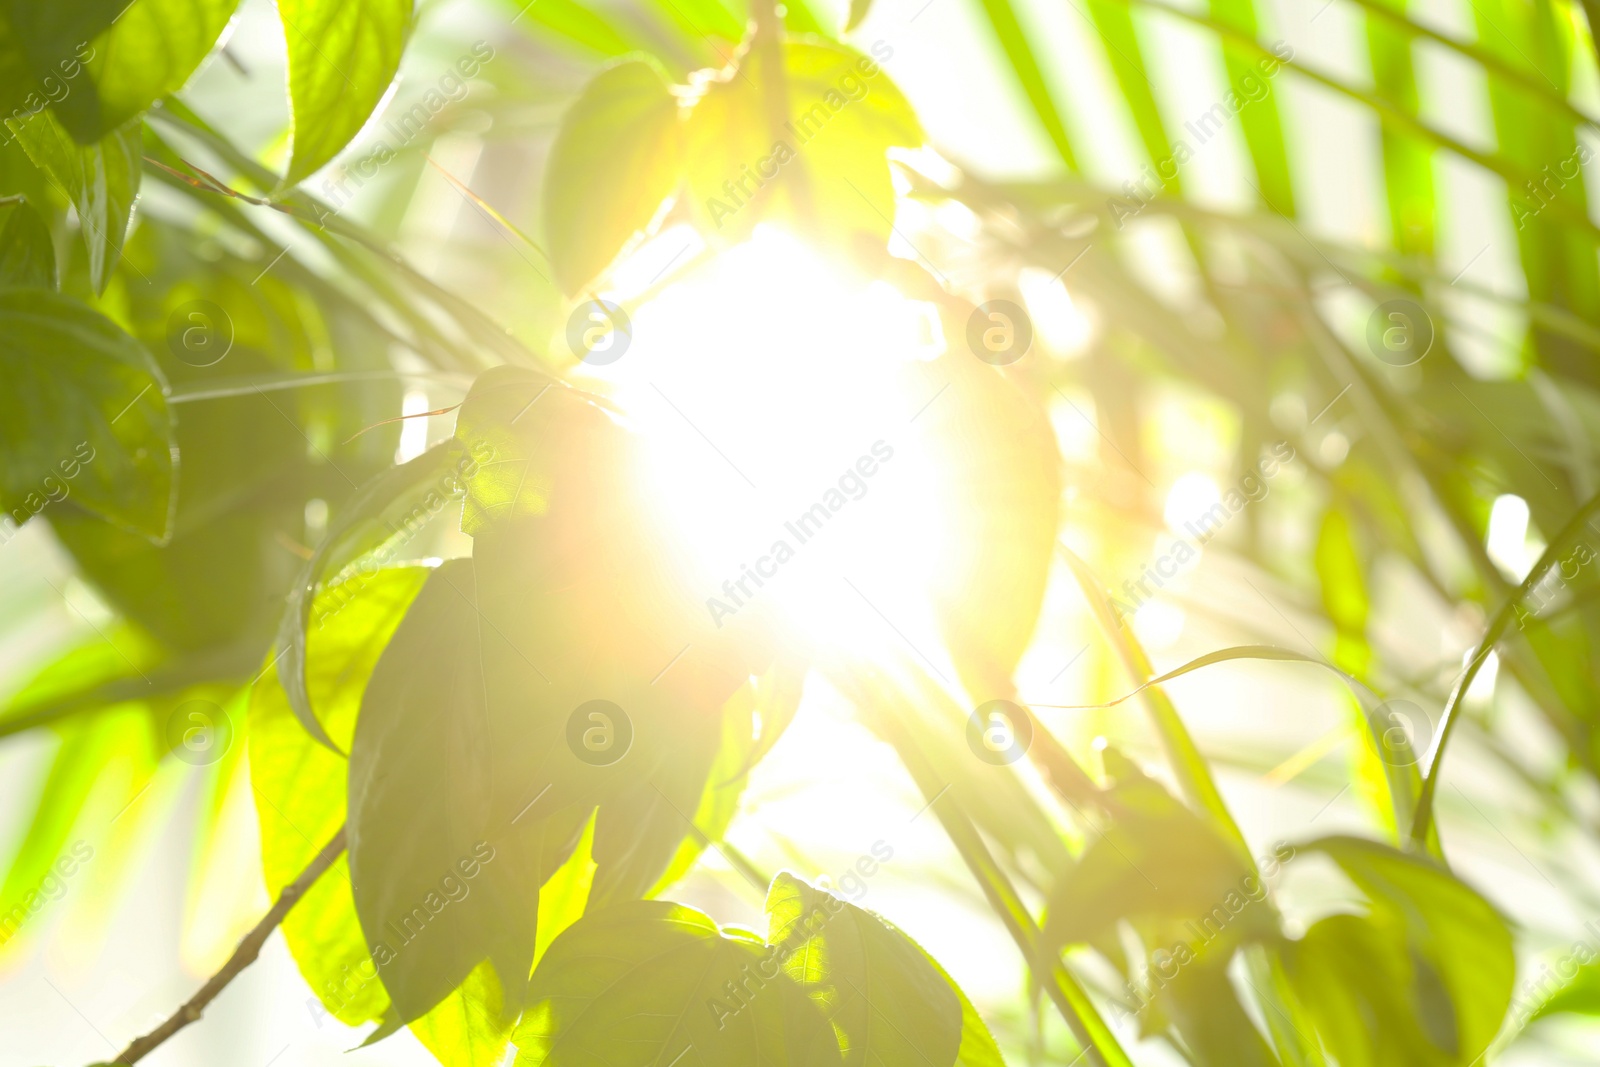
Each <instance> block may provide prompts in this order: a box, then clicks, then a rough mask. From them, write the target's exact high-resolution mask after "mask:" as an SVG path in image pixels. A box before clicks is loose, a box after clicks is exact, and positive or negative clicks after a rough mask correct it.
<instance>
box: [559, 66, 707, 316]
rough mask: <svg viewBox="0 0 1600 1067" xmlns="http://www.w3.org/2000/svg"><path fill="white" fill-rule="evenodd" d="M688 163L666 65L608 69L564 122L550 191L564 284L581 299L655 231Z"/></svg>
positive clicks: (675, 101) (580, 97)
mask: <svg viewBox="0 0 1600 1067" xmlns="http://www.w3.org/2000/svg"><path fill="white" fill-rule="evenodd" d="M682 165H683V148H682V133H681V129H680V124H679V121H678V101H677V98H676V97H675V96H673V94H672V90H671V89H670V87H669V86H668V84H667V78H666V75H665V73H664V72H663V71H662V69H661V67H660V64H658V63H655V62H653V61H651V60H648V59H630V60H627V61H626V62H622V63H618V64H616V65H615V66H611V67H608V68H606V69H605V70H602V71H601V72H600V73H599V74H597V75H595V77H594V78H593V79H592V80H591V81H590V82H589V84H588V85H586V86H585V87H584V90H583V92H582V93H581V94H580V95H579V97H578V99H577V101H576V102H575V103H574V104H573V105H572V107H571V109H570V110H569V111H568V112H567V114H566V117H565V118H563V119H562V122H561V128H560V129H559V130H558V131H557V133H556V139H555V143H554V144H553V145H552V146H551V148H550V160H549V163H548V164H547V169H546V178H545V183H544V193H543V199H544V204H543V210H544V232H545V237H546V247H548V248H549V250H550V259H551V262H552V263H553V265H554V266H555V270H556V280H557V281H558V282H560V284H561V288H562V289H563V290H565V291H566V292H567V293H569V294H571V293H577V292H579V291H581V290H582V289H583V287H584V286H585V285H587V284H588V283H589V282H590V281H591V280H592V279H594V278H595V276H596V275H598V274H600V272H601V271H603V270H604V269H605V268H606V266H607V265H608V264H610V263H611V261H612V260H613V259H614V258H616V255H617V253H618V252H620V251H621V250H622V248H623V246H624V245H626V244H627V243H628V241H629V240H630V239H631V238H632V237H633V235H634V234H635V233H638V232H639V231H641V230H643V229H644V228H645V227H646V226H648V225H649V223H650V221H651V219H653V218H654V217H655V215H656V212H657V210H658V209H659V208H660V207H661V204H662V202H663V201H664V200H665V199H666V198H667V197H668V196H670V195H672V193H673V192H674V191H676V189H677V186H678V181H679V177H680V174H681V171H682Z"/></svg>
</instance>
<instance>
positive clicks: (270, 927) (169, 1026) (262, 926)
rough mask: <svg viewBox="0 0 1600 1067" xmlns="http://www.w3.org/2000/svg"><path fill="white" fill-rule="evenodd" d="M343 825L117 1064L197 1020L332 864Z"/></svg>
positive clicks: (126, 1065) (135, 1058) (123, 1066)
mask: <svg viewBox="0 0 1600 1067" xmlns="http://www.w3.org/2000/svg"><path fill="white" fill-rule="evenodd" d="M344 829H345V828H344V827H343V826H341V827H339V832H338V833H336V834H334V835H333V839H332V840H330V841H329V842H328V843H327V844H326V845H323V846H322V851H321V852H319V853H317V855H316V858H315V859H313V860H312V861H311V862H310V863H309V864H308V865H307V866H306V869H305V870H303V871H301V872H300V877H298V878H296V879H295V880H294V881H292V882H290V883H289V884H288V885H287V886H285V887H284V889H283V892H282V893H280V894H278V900H277V903H275V904H273V905H272V908H271V910H269V911H268V912H267V913H266V914H265V915H263V916H262V917H261V921H260V922H258V923H256V925H255V927H254V928H253V929H251V931H250V932H249V933H248V934H246V935H244V940H242V941H240V942H239V947H238V948H236V949H234V950H233V955H232V956H229V957H228V962H227V963H225V964H223V965H222V970H220V971H218V972H217V973H216V974H214V975H212V976H211V978H210V979H209V980H208V981H207V982H206V984H205V985H203V986H201V987H200V992H198V993H196V994H195V995H194V996H192V997H190V998H189V999H188V1000H187V1001H186V1002H185V1003H184V1005H183V1007H181V1008H179V1009H178V1010H177V1011H175V1012H173V1013H172V1017H171V1018H170V1019H168V1020H167V1021H166V1022H164V1023H162V1024H161V1025H160V1026H158V1027H156V1028H155V1029H154V1030H152V1031H150V1032H149V1033H148V1034H146V1035H144V1036H143V1037H141V1038H139V1039H137V1040H136V1041H134V1043H133V1044H131V1045H129V1046H128V1047H127V1049H126V1050H125V1051H124V1052H123V1053H122V1055H120V1056H118V1057H117V1058H116V1060H115V1061H113V1062H114V1063H116V1064H117V1065H118V1067H132V1065H133V1064H135V1063H138V1062H139V1061H140V1060H142V1059H144V1058H145V1057H146V1056H148V1055H149V1054H150V1053H151V1052H154V1051H155V1049H156V1047H157V1046H158V1045H160V1044H161V1043H162V1042H163V1041H165V1040H167V1038H169V1037H171V1036H172V1035H173V1034H176V1033H177V1032H178V1031H179V1030H182V1029H183V1028H184V1027H185V1026H188V1025H189V1024H190V1023H192V1022H196V1021H198V1020H199V1018H200V1013H201V1012H203V1011H205V1009H206V1005H208V1004H210V1003H211V1002H212V1001H213V1000H215V999H216V998H217V994H219V993H221V992H222V991H223V990H224V989H226V988H227V985H228V983H229V982H231V981H233V980H234V979H235V978H236V977H238V975H239V972H240V971H242V970H244V969H245V968H246V967H248V966H250V964H252V963H254V962H255V960H256V957H257V956H259V955H260V954H261V946H262V945H264V944H266V941H267V938H268V937H269V936H270V935H271V934H272V931H274V930H276V929H277V928H278V924H280V923H282V922H283V920H284V918H285V916H287V915H288V914H289V909H290V908H293V907H294V906H295V904H296V903H298V902H299V900H300V898H301V897H303V896H305V894H306V890H308V889H310V888H311V886H312V885H313V884H314V883H315V882H316V880H317V879H318V878H320V877H322V874H323V872H325V871H326V870H327V869H328V868H329V867H331V866H333V861H334V860H336V859H338V858H339V856H340V855H341V854H342V853H343V852H344Z"/></svg>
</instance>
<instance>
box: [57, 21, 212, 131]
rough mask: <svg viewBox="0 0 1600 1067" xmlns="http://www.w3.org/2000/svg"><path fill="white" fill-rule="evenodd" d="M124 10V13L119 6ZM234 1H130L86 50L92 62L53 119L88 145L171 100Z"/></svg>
mask: <svg viewBox="0 0 1600 1067" xmlns="http://www.w3.org/2000/svg"><path fill="white" fill-rule="evenodd" d="M119 6H121V5H119ZM238 6H239V0H134V2H133V3H131V4H128V5H127V6H126V8H125V9H123V10H121V11H120V12H119V14H118V17H117V20H116V22H115V23H114V24H113V25H112V26H111V27H110V28H109V29H108V30H106V32H104V33H102V34H100V35H99V36H97V37H95V38H94V39H93V41H92V43H91V45H90V48H91V49H92V55H91V57H90V58H89V59H88V60H87V62H86V63H85V64H84V66H85V72H84V73H82V74H80V75H79V77H80V78H82V79H83V80H82V81H81V82H76V81H75V82H74V84H73V86H72V91H70V92H68V93H67V94H66V96H65V97H63V98H62V100H61V101H60V102H59V103H57V104H56V105H55V113H56V117H57V118H58V119H59V120H60V122H61V125H62V126H64V127H66V129H67V130H68V132H70V133H71V134H72V136H73V137H74V138H76V139H77V140H78V141H79V142H80V143H83V144H93V143H94V142H96V141H98V140H100V139H101V138H102V137H105V136H106V135H107V134H109V133H110V132H111V131H113V130H115V129H116V128H117V127H119V126H121V125H122V124H123V123H125V122H127V121H128V120H129V119H131V118H133V117H134V116H135V115H138V114H140V113H142V112H143V111H145V109H147V108H148V107H149V106H150V105H151V104H152V103H154V102H155V101H156V100H158V99H160V98H161V97H163V96H165V95H167V94H168V93H172V92H176V91H177V90H179V89H181V88H182V87H183V84H184V82H186V81H188V80H189V76H190V75H191V74H193V73H194V71H195V68H196V67H198V66H199V65H200V62H201V60H203V59H205V57H206V56H207V55H209V54H210V52H211V48H212V45H214V44H215V43H216V41H217V38H218V37H219V36H220V35H221V33H222V31H223V29H224V28H226V27H227V25H228V20H229V19H230V18H231V17H232V16H233V11H234V9H235V8H236V7H238Z"/></svg>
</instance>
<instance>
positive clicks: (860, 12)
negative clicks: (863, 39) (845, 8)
mask: <svg viewBox="0 0 1600 1067" xmlns="http://www.w3.org/2000/svg"><path fill="white" fill-rule="evenodd" d="M871 10H872V0H850V14H849V16H848V17H847V18H846V19H845V22H844V32H846V33H849V32H850V31H851V30H853V29H855V28H856V27H857V26H859V25H861V23H862V22H864V21H865V20H866V17H867V13H868V12H869V11H871Z"/></svg>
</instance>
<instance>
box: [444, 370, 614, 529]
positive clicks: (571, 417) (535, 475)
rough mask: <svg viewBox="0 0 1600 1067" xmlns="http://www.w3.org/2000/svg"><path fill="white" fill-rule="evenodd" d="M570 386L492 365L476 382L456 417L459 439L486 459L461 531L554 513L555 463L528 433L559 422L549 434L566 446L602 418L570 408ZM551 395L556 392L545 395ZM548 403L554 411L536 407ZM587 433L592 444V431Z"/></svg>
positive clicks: (471, 483)
mask: <svg viewBox="0 0 1600 1067" xmlns="http://www.w3.org/2000/svg"><path fill="white" fill-rule="evenodd" d="M565 389H566V387H565V386H561V385H556V384H554V383H553V382H551V380H550V379H549V378H547V377H546V376H544V375H541V374H539V373H538V372H536V371H531V370H527V369H524V368H520V367H495V368H493V369H492V370H488V371H485V372H484V373H483V374H481V375H479V376H478V380H477V381H475V382H473V383H472V390H471V391H470V392H469V393H468V394H467V399H466V400H465V401H463V402H462V405H461V411H460V413H459V414H458V415H457V416H456V434H455V435H456V440H457V441H459V442H461V443H463V444H466V443H468V442H471V443H472V445H473V448H474V452H475V454H481V455H482V457H483V462H481V463H480V464H479V465H478V466H477V467H476V468H475V470H474V471H473V473H472V475H471V476H470V477H468V478H467V481H466V493H467V499H466V503H465V504H464V505H463V506H462V509H461V532H462V533H465V534H471V535H476V534H477V533H478V532H479V531H481V530H484V529H486V528H487V527H488V526H489V524H490V522H491V521H493V520H499V519H514V518H518V517H524V516H540V515H544V514H545V513H546V512H547V511H548V510H549V507H550V491H551V488H552V479H553V477H554V473H553V471H554V466H555V464H554V459H553V457H552V456H551V455H548V454H539V453H540V449H539V447H538V446H539V444H540V443H542V441H541V440H540V439H538V438H536V437H532V436H531V435H532V433H533V431H534V429H535V427H543V426H545V425H546V423H547V420H551V419H555V420H557V422H558V424H557V425H555V426H553V427H552V432H551V434H550V437H551V440H552V442H561V441H563V440H564V439H565V438H566V437H567V436H568V435H569V434H571V435H573V436H576V435H577V434H578V433H580V432H583V430H584V429H586V428H588V427H590V426H593V425H594V423H595V418H594V417H595V416H599V412H598V410H591V409H589V408H587V407H574V406H571V405H567V404H565V403H564V401H566V400H567V397H566V396H563V395H562V391H563V390H565ZM551 392H554V393H555V395H554V396H549V395H547V394H549V393H551ZM546 402H548V403H549V405H551V406H555V407H556V410H557V414H555V415H552V414H550V412H549V410H548V408H539V407H538V405H540V404H545V403H546ZM569 422H570V423H571V425H569ZM583 436H584V438H585V439H586V440H587V439H589V438H591V437H592V434H591V433H588V432H584V433H583ZM556 447H561V446H560V445H557V446H556ZM566 450H567V451H573V452H576V451H578V446H577V445H576V444H572V445H567V446H566Z"/></svg>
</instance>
